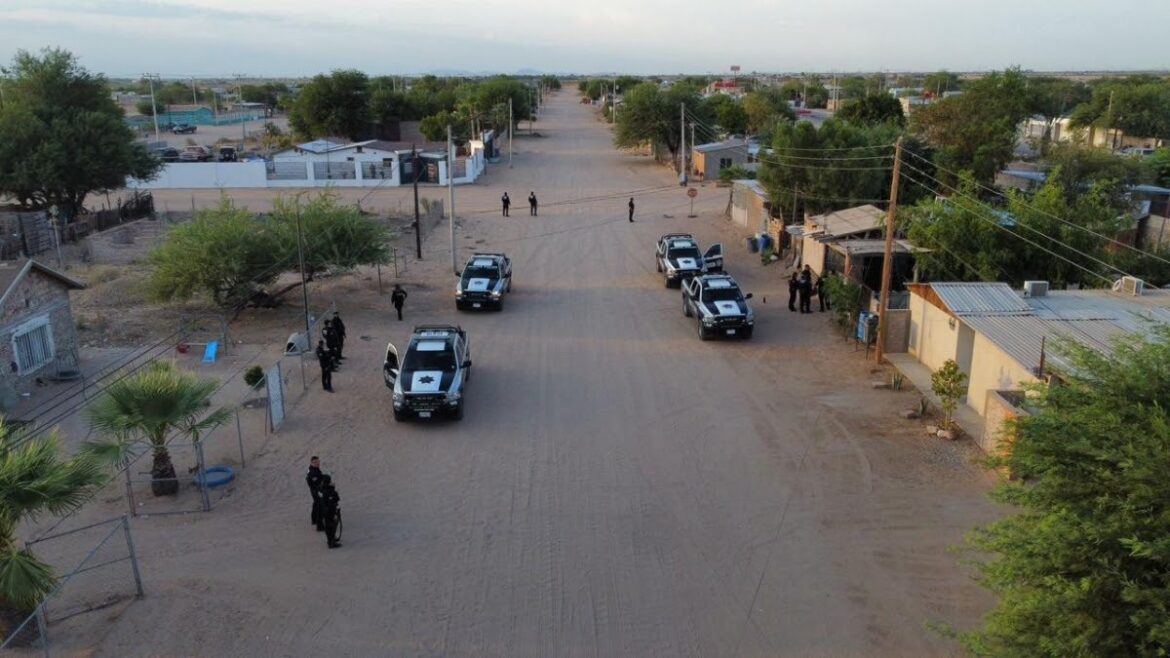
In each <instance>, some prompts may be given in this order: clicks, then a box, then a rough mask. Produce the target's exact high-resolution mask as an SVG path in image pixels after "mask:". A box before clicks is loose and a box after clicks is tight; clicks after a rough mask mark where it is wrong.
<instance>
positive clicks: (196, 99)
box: [191, 76, 199, 105]
mask: <svg viewBox="0 0 1170 658" xmlns="http://www.w3.org/2000/svg"><path fill="white" fill-rule="evenodd" d="M191 104H192V105H198V104H199V96H198V95H197V94H196V93H195V76H191Z"/></svg>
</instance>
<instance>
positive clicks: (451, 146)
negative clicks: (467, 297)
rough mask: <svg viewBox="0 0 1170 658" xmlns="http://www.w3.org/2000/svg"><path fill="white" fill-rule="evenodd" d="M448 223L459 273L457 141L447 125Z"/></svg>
mask: <svg viewBox="0 0 1170 658" xmlns="http://www.w3.org/2000/svg"><path fill="white" fill-rule="evenodd" d="M447 221H448V222H450V224H451V271H452V272H455V273H456V274H458V273H459V254H458V253H456V251H455V140H454V139H452V138H451V124H447Z"/></svg>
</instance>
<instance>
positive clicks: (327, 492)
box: [321, 475, 341, 548]
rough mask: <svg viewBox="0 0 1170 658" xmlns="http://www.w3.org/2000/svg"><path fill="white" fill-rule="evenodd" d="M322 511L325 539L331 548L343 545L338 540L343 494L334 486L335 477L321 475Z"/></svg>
mask: <svg viewBox="0 0 1170 658" xmlns="http://www.w3.org/2000/svg"><path fill="white" fill-rule="evenodd" d="M321 513H322V514H324V515H325V541H326V543H327V544H328V545H329V548H337V547H338V546H341V542H339V541H337V521H338V519H339V518H340V514H341V496H339V495H337V488H336V487H334V486H333V478H332V477H330V476H328V475H322V476H321Z"/></svg>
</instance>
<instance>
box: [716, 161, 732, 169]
mask: <svg viewBox="0 0 1170 658" xmlns="http://www.w3.org/2000/svg"><path fill="white" fill-rule="evenodd" d="M730 168H731V158H719V169H720V170H721V171H722V170H723V169H730Z"/></svg>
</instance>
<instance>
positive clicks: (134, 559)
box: [122, 515, 145, 598]
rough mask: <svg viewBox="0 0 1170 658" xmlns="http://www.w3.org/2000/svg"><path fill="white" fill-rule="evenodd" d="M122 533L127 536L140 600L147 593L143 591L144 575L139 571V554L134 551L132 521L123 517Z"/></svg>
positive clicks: (127, 544)
mask: <svg viewBox="0 0 1170 658" xmlns="http://www.w3.org/2000/svg"><path fill="white" fill-rule="evenodd" d="M122 532H124V533H125V534H126V547H127V548H128V549H130V568H131V569H133V570H134V587H136V588H137V589H138V598H142V597H143V596H144V595H145V593H144V592H143V590H142V574H141V573H140V572H139V571H138V552H137V551H135V550H134V538H133V537H131V536H130V519H129V517H127V516H125V515H123V516H122Z"/></svg>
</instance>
